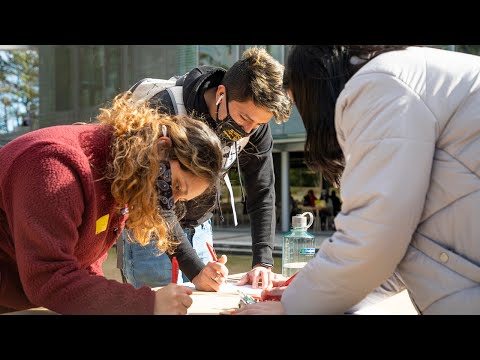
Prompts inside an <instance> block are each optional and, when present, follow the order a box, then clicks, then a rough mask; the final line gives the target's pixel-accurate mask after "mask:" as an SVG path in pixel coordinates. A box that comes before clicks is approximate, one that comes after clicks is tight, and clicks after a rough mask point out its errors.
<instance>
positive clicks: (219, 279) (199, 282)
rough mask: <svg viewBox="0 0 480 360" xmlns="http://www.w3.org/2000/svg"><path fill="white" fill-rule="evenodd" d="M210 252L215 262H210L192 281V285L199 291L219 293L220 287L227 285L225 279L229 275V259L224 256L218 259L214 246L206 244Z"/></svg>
mask: <svg viewBox="0 0 480 360" xmlns="http://www.w3.org/2000/svg"><path fill="white" fill-rule="evenodd" d="M206 246H207V248H208V251H209V252H210V255H211V256H212V259H213V261H209V262H208V263H207V264H206V265H205V267H204V268H203V269H202V271H200V273H199V274H198V275H197V276H195V277H194V278H193V279H192V283H193V284H194V285H195V288H196V289H197V290H201V291H218V290H220V285H222V284H223V283H225V281H226V280H225V279H226V277H227V275H228V269H227V267H226V266H225V263H226V262H227V257H226V256H225V255H222V256H221V257H220V258H217V255H216V253H215V250H214V249H213V247H212V245H211V244H209V243H206Z"/></svg>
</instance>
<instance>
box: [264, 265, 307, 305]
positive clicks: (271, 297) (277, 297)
mask: <svg viewBox="0 0 480 360" xmlns="http://www.w3.org/2000/svg"><path fill="white" fill-rule="evenodd" d="M297 274H298V271H297V272H296V273H295V274H293V275H292V276H290V277H289V278H288V279H287V281H285V282H284V283H283V285H282V286H280V287H284V286H288V285H290V283H291V282H292V280H293V278H294V277H295V276H297ZM281 298H282V297H281V296H280V295H276V296H272V295H267V296H266V297H265V298H264V299H263V301H266V300H270V301H280V299H281Z"/></svg>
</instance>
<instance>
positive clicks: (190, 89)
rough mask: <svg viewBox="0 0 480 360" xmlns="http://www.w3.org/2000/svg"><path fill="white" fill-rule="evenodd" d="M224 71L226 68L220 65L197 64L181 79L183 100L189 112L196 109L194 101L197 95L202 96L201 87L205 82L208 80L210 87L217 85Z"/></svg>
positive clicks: (195, 101)
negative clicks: (197, 65)
mask: <svg viewBox="0 0 480 360" xmlns="http://www.w3.org/2000/svg"><path fill="white" fill-rule="evenodd" d="M226 72H227V70H225V69H224V68H221V67H214V66H199V67H196V68H194V69H192V70H191V71H190V72H189V73H188V74H187V75H186V76H185V80H184V81H183V101H184V102H185V108H186V109H187V111H188V112H189V113H190V112H191V111H193V110H196V109H195V103H197V102H198V100H197V97H198V96H203V92H202V91H201V89H202V88H203V86H204V84H205V82H207V81H210V82H211V84H212V85H211V86H210V87H215V86H218V85H220V83H221V82H222V79H223V76H224V75H225V73H226Z"/></svg>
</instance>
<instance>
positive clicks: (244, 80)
mask: <svg viewBox="0 0 480 360" xmlns="http://www.w3.org/2000/svg"><path fill="white" fill-rule="evenodd" d="M283 70H284V67H283V65H282V64H280V63H279V62H278V61H277V60H275V59H274V58H273V57H272V56H271V55H270V54H269V53H268V52H267V51H266V50H265V49H263V48H255V47H254V48H249V49H247V50H245V52H244V53H243V55H242V58H241V59H240V60H238V61H237V62H236V63H235V64H233V65H232V67H231V68H230V69H228V71H227V72H226V73H225V76H224V77H223V80H222V85H224V86H225V87H226V88H227V96H228V100H229V101H231V100H235V101H238V102H244V101H248V100H253V102H254V104H255V105H257V106H261V107H263V108H265V109H267V110H268V111H269V112H272V113H273V116H274V118H275V122H276V123H277V124H281V123H282V122H285V121H287V120H288V118H289V117H290V112H291V111H292V104H291V102H290V99H289V98H288V96H287V94H286V92H285V90H284V88H283Z"/></svg>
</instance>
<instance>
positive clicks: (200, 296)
mask: <svg viewBox="0 0 480 360" xmlns="http://www.w3.org/2000/svg"><path fill="white" fill-rule="evenodd" d="M241 275H243V274H232V275H229V276H228V280H227V281H228V282H236V281H237V280H239V279H240V277H241ZM155 289H157V288H155ZM191 296H192V300H193V302H192V306H190V308H188V311H187V314H188V315H219V314H220V313H221V312H223V311H228V310H231V309H234V308H238V303H239V301H240V294H238V293H234V292H207V291H197V290H194V291H193V293H192V295H191ZM2 315H58V314H57V313H56V312H53V311H51V310H48V309H46V308H43V307H39V308H34V309H28V310H23V311H14V312H10V313H5V314H2Z"/></svg>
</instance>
